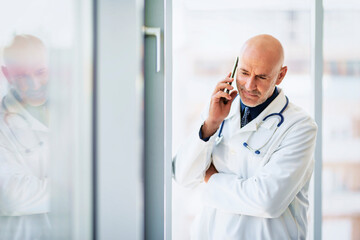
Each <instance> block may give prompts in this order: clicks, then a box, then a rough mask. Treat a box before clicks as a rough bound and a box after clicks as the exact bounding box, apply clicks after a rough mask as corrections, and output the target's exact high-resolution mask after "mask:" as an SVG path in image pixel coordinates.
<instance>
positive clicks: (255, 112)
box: [199, 87, 279, 142]
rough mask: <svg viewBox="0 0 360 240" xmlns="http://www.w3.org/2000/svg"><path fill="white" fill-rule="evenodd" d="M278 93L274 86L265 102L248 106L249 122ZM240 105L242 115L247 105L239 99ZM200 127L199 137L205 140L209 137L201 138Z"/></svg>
mask: <svg viewBox="0 0 360 240" xmlns="http://www.w3.org/2000/svg"><path fill="white" fill-rule="evenodd" d="M278 95H279V91H278V89H277V87H275V90H274V92H273V94H272V95H271V96H270V97H269V98H268V99H266V101H265V102H263V103H262V104H260V105H258V106H256V107H249V109H250V116H249V117H250V119H249V122H250V121H251V120H253V119H255V118H256V117H257V116H259V114H260V113H261V112H262V111H264V109H265V108H266V107H267V106H269V104H270V103H271V102H272V101H273V100H274V99H275V98H276V97H277V96H278ZM240 105H241V116H243V114H244V110H245V107H247V106H246V105H245V104H244V103H243V102H242V101H241V99H240ZM201 129H202V125H201V127H200V131H199V137H200V139H201V140H203V141H205V142H207V141H208V140H209V139H210V137H207V138H203V137H202V133H201Z"/></svg>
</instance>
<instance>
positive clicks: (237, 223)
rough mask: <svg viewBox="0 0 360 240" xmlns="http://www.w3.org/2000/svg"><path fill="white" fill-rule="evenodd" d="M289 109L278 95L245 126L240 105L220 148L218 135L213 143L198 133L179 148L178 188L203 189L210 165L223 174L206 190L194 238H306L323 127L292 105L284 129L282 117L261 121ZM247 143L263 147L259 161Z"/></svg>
mask: <svg viewBox="0 0 360 240" xmlns="http://www.w3.org/2000/svg"><path fill="white" fill-rule="evenodd" d="M285 104H286V98H285V95H284V93H283V90H282V89H279V95H278V96H277V97H276V98H275V99H274V100H273V101H272V102H271V103H270V105H269V106H268V107H267V108H266V109H265V110H264V111H263V112H261V113H260V115H259V116H258V117H257V118H255V119H253V120H252V121H251V122H249V123H248V124H247V125H246V126H244V127H243V128H240V120H241V116H240V101H239V99H235V100H234V102H233V103H232V106H231V110H230V113H229V115H228V116H227V118H226V121H225V124H224V127H223V136H224V138H223V140H222V141H221V142H220V143H219V144H218V145H216V143H215V139H216V137H217V135H218V132H219V129H218V131H217V132H216V133H215V134H214V135H213V136H212V137H211V138H210V139H209V141H208V142H204V141H202V140H201V139H200V138H199V134H198V131H199V129H197V130H196V131H195V132H194V134H193V135H192V136H191V137H190V139H189V140H188V141H187V142H186V143H185V144H184V145H183V146H182V147H181V148H180V150H179V151H178V153H177V155H176V156H175V157H174V159H173V173H174V179H175V181H176V182H178V183H179V184H181V185H183V186H197V185H198V184H200V183H202V182H203V180H204V176H205V172H206V170H207V168H208V167H209V166H210V163H211V161H212V162H213V164H214V166H215V167H216V169H217V170H218V172H219V173H217V174H214V175H213V176H212V177H211V178H210V179H209V181H208V183H207V184H205V186H204V192H203V193H202V202H203V209H202V211H201V213H200V214H199V215H198V216H197V217H196V219H195V221H194V223H193V228H192V233H191V236H192V239H195V240H198V239H204V240H212V239H213V240H220V239H226V240H232V239H242V240H257V239H261V240H262V239H276V240H280V239H305V238H306V234H307V209H308V205H309V201H308V188H309V181H310V178H311V175H312V172H313V165H314V160H313V152H314V147H315V138H316V132H317V126H316V124H315V122H314V121H313V120H312V119H311V118H310V117H309V116H308V115H307V114H306V113H305V112H304V111H303V110H301V109H300V108H299V107H297V106H295V105H294V104H292V103H291V102H290V103H289V105H288V107H287V108H286V110H285V111H284V112H283V116H284V118H285V120H284V123H283V124H282V125H281V126H280V127H279V128H278V129H277V124H278V123H279V118H278V117H270V118H268V119H267V120H266V121H265V122H262V120H263V119H264V117H265V116H267V115H269V114H271V113H278V112H280V111H281V109H282V108H283V107H284V106H285ZM205 119H206V116H203V120H205ZM199 127H200V126H199ZM276 129H277V130H276ZM275 130H276V131H275ZM250 135H251V137H250V138H249V136H250ZM248 138H249V139H248ZM269 139H270V140H269ZM268 140H269V141H268ZM245 141H247V143H248V144H249V145H250V146H251V147H252V148H253V149H258V148H260V147H261V146H262V145H264V144H265V145H264V147H263V148H261V149H260V152H261V153H260V154H259V155H256V154H254V153H253V152H251V151H250V150H249V149H247V148H245V147H244V146H243V142H245Z"/></svg>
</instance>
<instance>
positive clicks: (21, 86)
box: [0, 0, 92, 240]
mask: <svg viewBox="0 0 360 240" xmlns="http://www.w3.org/2000/svg"><path fill="white" fill-rule="evenodd" d="M90 2H91V1H80V0H79V1H72V0H65V1H64V0H61V1H60V0H55V1H47V0H36V1H27V0H16V1H9V2H7V3H6V8H2V9H1V10H0V27H1V35H0V49H1V52H0V54H1V60H0V64H1V70H2V71H1V74H0V89H1V99H2V101H1V111H0V239H6V240H11V239H21V240H23V239H25V240H27V239H73V238H78V239H89V238H90V236H91V235H90V229H91V228H90V226H91V211H90V209H91V194H90V193H91V185H90V183H91V178H90V170H91V154H90V153H91V148H90V143H91V142H90V141H91V115H90V113H91V111H90V110H91V104H90V103H91V101H90V100H91V96H92V90H91V74H90V73H91V65H90V64H91V62H92V60H91V54H90V53H91V39H92V38H91V14H90V13H91V5H90ZM80 143H81V146H80ZM50 189H51V191H50ZM80 217H81V221H80ZM80 236H82V237H80Z"/></svg>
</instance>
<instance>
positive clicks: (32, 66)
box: [7, 62, 47, 74]
mask: <svg viewBox="0 0 360 240" xmlns="http://www.w3.org/2000/svg"><path fill="white" fill-rule="evenodd" d="M7 68H8V69H9V70H10V72H11V73H14V74H16V73H17V74H19V73H24V72H32V71H39V70H46V69H47V65H46V64H45V63H41V62H38V63H27V64H24V63H23V64H19V63H12V64H11V63H10V64H8V65H7Z"/></svg>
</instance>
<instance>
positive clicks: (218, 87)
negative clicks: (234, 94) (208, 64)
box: [214, 83, 234, 92]
mask: <svg viewBox="0 0 360 240" xmlns="http://www.w3.org/2000/svg"><path fill="white" fill-rule="evenodd" d="M225 88H226V89H228V90H230V91H231V90H233V89H234V87H233V86H231V85H230V84H227V83H218V85H216V88H215V91H214V92H218V91H224V89H225Z"/></svg>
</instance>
